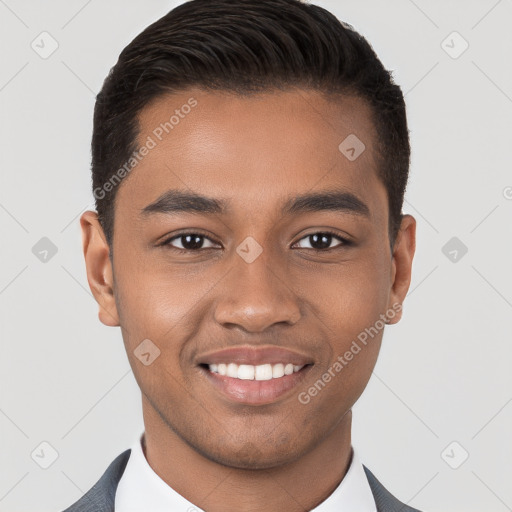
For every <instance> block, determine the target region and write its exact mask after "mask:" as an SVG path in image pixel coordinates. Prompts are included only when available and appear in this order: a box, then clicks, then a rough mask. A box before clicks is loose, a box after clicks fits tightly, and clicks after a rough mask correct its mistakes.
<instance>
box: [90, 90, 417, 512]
mask: <svg viewBox="0 0 512 512" xmlns="http://www.w3.org/2000/svg"><path fill="white" fill-rule="evenodd" d="M190 97H194V98H195V99H196V100H197V101H198V105H197V106H196V107H195V108H194V109H193V110H192V112H191V113H190V114H188V115H187V116H186V117H185V118H184V119H182V120H180V124H179V125H178V126H176V127H175V128H174V130H173V131H172V132H170V134H169V135H167V136H166V137H164V139H163V140H162V141H161V142H159V143H158V145H157V146H156V147H155V148H154V149H152V150H151V151H150V152H149V154H148V155H147V156H146V157H145V158H144V159H143V160H142V162H140V163H139V164H138V165H137V166H136V168H135V169H134V170H133V171H132V172H131V173H130V174H129V176H128V177H127V178H126V179H125V180H124V181H123V182H122V184H121V185H120V186H119V190H118V192H117V199H116V208H115V222H114V238H113V261H111V260H110V258H109V247H108V244H107V242H106V240H105V236H104V234H103V231H102V229H101V226H100V224H99V222H98V219H97V215H96V213H95V212H91V211H88V212H86V213H84V214H83V215H82V217H81V226H82V230H83V248H84V255H85V261H86V266H87V276H88V281H89V285H90V287H91V290H92V292H93V294H94V296H95V298H96V300H97V302H98V304H99V318H100V320H101V321H102V322H103V323H104V324H105V325H109V326H121V330H122V334H123V340H124V344H125V347H126V350H127V354H128V358H129V361H130V364H131V367H132V369H133V373H134V375H135V378H136V380H137V382H138V384H139V386H140V389H141V392H142V406H143V416H144V423H145V443H146V444H145V454H146V458H147V460H148V462H149V464H150V465H151V467H152V468H153V470H154V471H155V472H156V473H157V474H158V475H159V476H160V477H161V478H162V479H163V480H164V481H165V482H167V483H168V484H169V485H170V486H172V487H173V488H174V489H175V490H176V491H177V492H179V493H180V494H181V495H182V496H184V497H185V498H187V499H188V500H189V501H191V502H192V503H194V504H195V505H197V506H198V507H201V508H202V509H204V510H207V511H208V512H226V511H234V510H237V511H239V512H244V511H255V510H258V511H275V510H288V511H304V510H310V509H312V508H314V507H315V506H317V505H318V504H319V503H321V502H322V501H324V500H325V499H326V498H327V497H328V496H329V495H330V494H331V493H332V491H333V490H334V489H335V488H336V486H337V485H338V484H339V482H340V481H341V480H342V478H343V477H344V475H345V473H346V471H347V469H348V466H349V463H350V457H351V436H350V429H351V408H352V406H353V404H354V403H355V402H356V400H357V399H358V398H359V396H360V395H361V393H362V391H363V390H364V388H365V386H366V384H367V382H368V380H369V378H370V376H371V373H372V370H373V368H374V365H375V363H376V359H377V356H378V352H379V349H380V345H381V340H382V334H383V330H380V331H379V334H378V335H377V336H375V337H374V338H373V339H371V341H369V342H368V344H367V345H366V346H365V347H363V349H362V350H361V351H360V352H359V353H358V354H357V355H355V356H354V358H353V359H352V361H350V363H349V364H348V365H347V366H346V367H344V368H343V370H342V371H341V372H339V374H337V376H336V377H334V378H332V380H331V381H330V382H329V383H328V384H327V385H326V386H325V388H323V389H322V390H321V392H319V393H318V394H317V396H315V397H314V399H311V401H310V402H309V403H308V404H307V405H305V404H301V403H300V402H299V400H298V394H299V393H300V392H303V391H307V390H308V389H309V388H310V387H311V386H312V385H313V384H314V383H315V382H316V381H317V380H318V379H320V378H321V377H322V374H324V373H325V372H326V371H327V370H328V368H329V367H331V366H332V364H333V362H334V361H335V360H336V358H337V357H338V356H340V355H343V354H344V353H345V352H346V351H347V350H348V349H349V347H350V345H351V343H352V342H353V340H355V339H357V336H358V334H359V333H361V332H362V331H364V329H365V328H367V327H369V326H372V325H374V324H375V322H376V321H377V320H378V319H379V315H381V314H385V313H386V311H388V310H389V309H390V308H392V307H393V304H397V303H398V304H401V303H402V302H403V300H404V298H405V295H406V293H407V290H408V288H409V285H410V279H411V266H412V260H413V256H414V251H415V231H416V221H415V219H414V218H413V217H412V216H410V215H405V216H404V217H403V220H402V224H401V229H400V232H399V235H398V237H397V240H396V242H395V245H394V247H393V250H392V251H391V249H390V243H389V238H388V229H387V226H388V214H389V212H388V205H387V193H386V189H385V187H384V185H383V184H382V183H381V182H380V180H379V179H378V175H377V167H376V160H375V156H376V155H375V154H374V150H373V148H374V147H375V142H376V134H375V129H374V125H373V123H372V118H371V111H370V109H369V107H368V106H367V104H366V103H365V102H364V101H363V100H361V99H359V98H356V97H344V98H337V99H334V98H331V99H327V98H325V97H324V96H322V95H321V94H320V93H318V92H315V91H310V90H303V89H297V90H288V91H286V92H266V93H260V94H258V95H256V96H251V97H237V96H235V95H231V94H229V93H227V92H205V91H201V90H198V89H190V90H187V91H183V92H180V93H175V94H172V95H167V96H164V97H160V98H158V99H157V100H155V101H153V102H152V103H151V104H150V105H148V106H147V107H146V108H145V109H144V110H143V111H142V112H141V114H140V118H139V121H140V128H141V132H140V136H139V141H144V140H146V137H147V136H148V135H151V133H152V131H153V130H154V129H155V127H157V126H158V125H159V124H160V123H161V122H164V121H165V120H167V119H168V118H169V116H170V115H171V114H172V112H173V111H174V110H175V109H176V108H180V106H182V105H183V104H185V103H186V102H187V101H188V99H189V98H190ZM169 113H171V114H169ZM351 133H355V134H357V136H358V138H359V139H361V140H362V141H363V142H364V144H365V146H366V150H365V151H364V152H363V153H362V154H361V155H360V156H359V157H358V158H357V159H356V160H355V161H352V162H351V161H349V160H348V159H347V158H345V156H344V155H343V154H342V153H341V152H340V151H339V149H338V146H339V144H340V142H341V141H343V140H344V139H345V138H346V137H347V136H348V135H349V134H351ZM169 189H179V190H182V191H188V192H192V191H193V192H195V193H198V194H202V195H205V196H209V197H214V198H217V199H225V200H228V201H230V210H229V212H227V213H225V214H220V215H219V214H213V215H212V214H198V213H179V214H174V215H171V214H164V213H156V214H153V215H143V214H141V210H142V209H143V208H145V207H146V206H147V205H149V204H151V203H152V202H154V201H155V200H156V199H158V198H159V197H160V196H161V194H163V193H164V192H166V191H167V190H169ZM337 189H343V190H345V191H349V192H351V193H353V194H354V195H356V196H357V197H358V198H360V199H361V200H362V201H363V202H364V203H366V205H367V206H368V208H369V212H370V215H369V216H368V217H365V216H362V215H356V214H354V213H350V212H339V211H337V212H333V211H321V212H309V213H301V214H294V215H283V214H282V213H281V207H282V205H283V203H284V202H285V200H287V199H289V198H290V197H294V196H297V195H300V194H304V193H309V192H318V191H329V190H337ZM326 229H329V230H334V231H335V232H336V233H338V234H339V236H341V237H345V238H347V239H349V240H350V241H352V244H351V245H343V244H341V245H340V241H339V240H338V239H337V238H335V237H333V238H332V241H331V242H330V247H331V249H330V250H329V251H328V252H327V251H326V249H323V251H324V252H321V250H317V251H315V250H314V248H313V247H315V246H313V245H312V244H313V242H311V239H310V238H309V235H313V234H315V233H322V232H323V231H325V230H326ZM178 231H179V232H180V233H183V231H185V232H188V233H197V232H198V231H199V234H203V235H205V236H206V237H207V238H206V239H203V240H204V241H203V243H204V246H208V247H211V248H209V249H204V248H201V249H199V250H197V249H196V252H191V251H189V252H183V249H182V247H184V246H185V245H184V244H186V241H184V240H183V239H180V238H177V239H175V240H174V241H173V244H174V246H175V247H176V250H175V251H173V250H172V249H170V248H169V246H158V243H159V242H161V241H163V240H164V239H170V238H172V235H174V234H175V233H177V232H178ZM248 236H251V237H253V238H254V239H255V240H256V241H257V242H258V243H259V244H260V246H261V247H262V248H263V252H262V254H261V255H260V256H259V257H258V258H257V259H256V260H255V261H253V262H252V263H250V264H249V263H247V262H246V261H244V260H243V259H242V258H241V257H240V256H239V255H238V254H237V252H236V248H237V247H238V246H239V245H240V243H241V242H242V241H243V240H244V239H245V238H246V237H248ZM209 240H211V241H209ZM316 247H318V246H316ZM180 249H181V251H182V252H180ZM201 251H202V252H201ZM400 317H401V312H397V314H396V315H395V316H394V318H393V319H392V320H390V321H389V323H390V324H393V323H396V322H398V321H399V320H400ZM144 339H150V340H152V342H153V343H154V344H155V345H156V346H158V348H159V349H160V351H161V354H160V356H159V357H158V358H157V359H155V360H154V362H153V363H152V364H150V365H148V366H145V365H143V364H142V363H141V361H140V360H139V359H138V358H137V357H136V356H135V354H134V350H135V349H136V348H137V346H138V345H139V344H140V343H141V341H142V340H144ZM240 345H245V346H247V345H249V346H263V345H270V346H280V347H286V348H289V349H291V350H295V351H297V352H299V353H301V354H304V355H306V356H308V357H310V358H311V359H312V360H313V361H314V365H313V366H312V367H311V368H310V371H309V372H308V373H307V375H306V376H305V379H304V382H302V383H301V384H300V385H299V386H297V387H296V388H295V389H293V390H292V391H291V392H290V393H287V394H286V395H284V396H283V397H281V398H280V399H278V400H277V401H275V402H274V403H269V404H263V405H247V404H240V403H234V402H232V401H230V400H228V399H227V398H226V397H225V396H223V395H221V394H220V393H219V392H218V391H217V390H216V389H214V388H213V386H212V385H211V384H210V383H209V382H208V380H207V379H206V378H205V377H204V375H203V373H202V370H200V369H199V368H198V366H197V365H196V364H195V362H196V360H197V357H198V356H199V355H200V354H203V353H206V352H208V351H211V350H214V349H221V348H226V347H231V346H240ZM197 482H201V485H197Z"/></svg>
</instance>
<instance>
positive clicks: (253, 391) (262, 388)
mask: <svg viewBox="0 0 512 512" xmlns="http://www.w3.org/2000/svg"><path fill="white" fill-rule="evenodd" d="M200 368H201V370H202V371H203V372H204V373H205V374H206V377H207V378H208V380H209V382H211V383H212V384H213V386H214V387H215V388H216V389H217V390H219V391H220V392H221V393H222V394H223V395H224V396H226V397H227V398H229V399H230V400H231V401H233V402H238V403H242V404H249V405H264V404H270V403H272V402H275V401H276V400H278V399H279V398H282V397H284V396H285V395H286V394H288V392H289V391H290V390H292V389H293V388H295V387H296V386H298V385H299V384H300V383H301V382H302V381H303V380H304V378H305V376H306V373H307V372H308V371H309V370H310V368H311V365H307V366H304V367H303V368H301V369H300V370H299V371H298V372H294V373H292V374H290V375H285V376H283V377H279V378H277V379H270V380H243V379H234V378H233V377H227V376H225V375H219V374H218V373H213V372H211V371H210V370H208V368H205V367H203V366H201V367H200Z"/></svg>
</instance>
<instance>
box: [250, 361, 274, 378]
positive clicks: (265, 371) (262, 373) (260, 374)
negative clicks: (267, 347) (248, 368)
mask: <svg viewBox="0 0 512 512" xmlns="http://www.w3.org/2000/svg"><path fill="white" fill-rule="evenodd" d="M271 378H272V365H271V364H260V365H258V366H255V367H254V380H270V379H271Z"/></svg>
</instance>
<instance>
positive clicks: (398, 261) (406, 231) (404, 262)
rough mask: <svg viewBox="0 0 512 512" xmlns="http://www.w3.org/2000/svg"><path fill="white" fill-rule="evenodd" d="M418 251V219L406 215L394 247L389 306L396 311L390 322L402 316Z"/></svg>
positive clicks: (394, 321) (397, 320)
mask: <svg viewBox="0 0 512 512" xmlns="http://www.w3.org/2000/svg"><path fill="white" fill-rule="evenodd" d="M415 251H416V219H415V218H414V217H413V216H412V215H404V216H403V217H402V223H401V225H400V231H399V233H398V235H397V240H396V243H395V246H394V249H393V256H392V275H391V283H392V286H391V293H390V297H389V303H388V308H389V309H392V310H394V311H395V315H394V316H393V318H392V319H390V320H389V322H388V323H389V324H396V323H398V322H399V321H400V319H401V318H402V304H403V302H404V300H405V296H406V295H407V291H408V290H409V286H410V284H411V273H412V261H413V258H414V252H415Z"/></svg>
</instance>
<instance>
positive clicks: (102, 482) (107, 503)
mask: <svg viewBox="0 0 512 512" xmlns="http://www.w3.org/2000/svg"><path fill="white" fill-rule="evenodd" d="M130 452H131V450H130V449H128V450H125V451H124V452H123V453H121V454H120V455H118V456H117V457H116V458H115V459H114V460H113V461H112V462H111V463H110V465H109V467H108V468H107V469H106V470H105V472H104V473H103V475H102V476H101V478H100V479H99V480H98V481H97V482H96V483H95V484H94V485H93V487H92V488H91V489H90V490H89V491H88V492H86V493H85V494H84V495H83V496H82V497H81V498H80V499H79V500H78V501H77V502H76V503H74V504H73V505H71V506H70V507H69V508H67V509H66V510H64V512H113V511H114V503H115V495H116V489H117V484H118V483H119V480H121V476H122V475H123V472H124V469H125V468H126V464H127V463H128V459H129V458H130Z"/></svg>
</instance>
